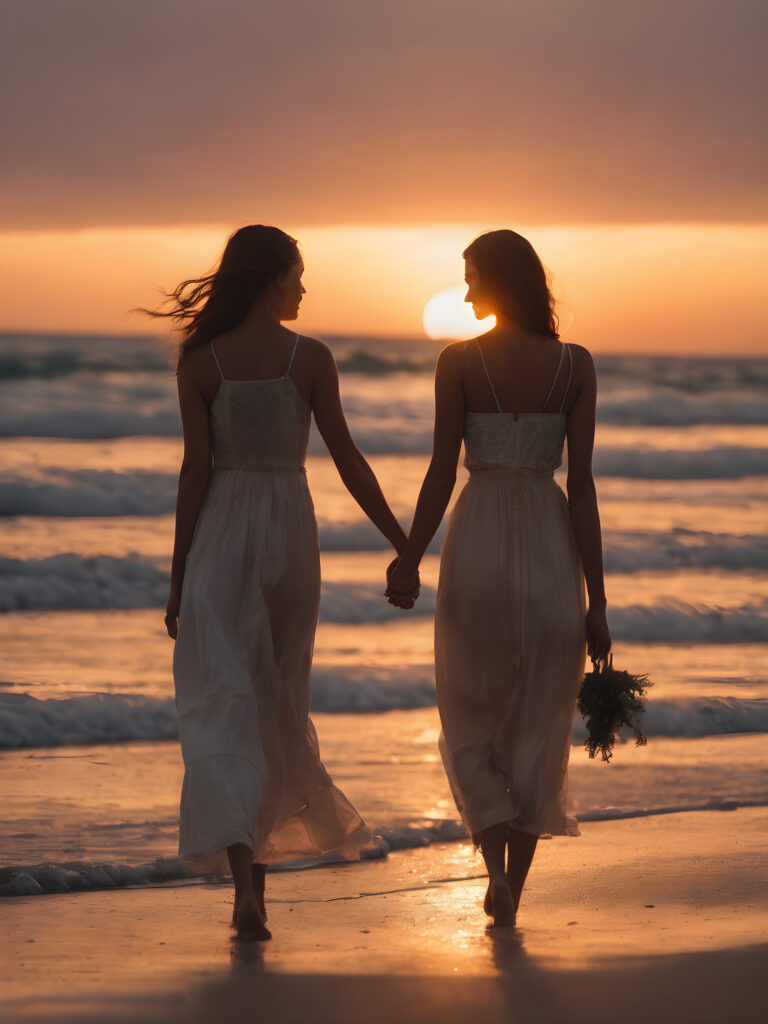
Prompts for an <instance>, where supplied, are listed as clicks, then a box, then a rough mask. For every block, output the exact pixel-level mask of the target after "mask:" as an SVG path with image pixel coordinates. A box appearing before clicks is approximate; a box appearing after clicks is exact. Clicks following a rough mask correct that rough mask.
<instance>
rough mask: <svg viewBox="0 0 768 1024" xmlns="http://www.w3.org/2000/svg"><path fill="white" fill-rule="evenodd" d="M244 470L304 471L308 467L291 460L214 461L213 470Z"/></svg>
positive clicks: (265, 471) (262, 471) (261, 471)
mask: <svg viewBox="0 0 768 1024" xmlns="http://www.w3.org/2000/svg"><path fill="white" fill-rule="evenodd" d="M222 470H224V471H226V472H230V473H231V472H234V471H238V472H240V471H243V472H246V473H287V474H288V473H304V474H305V475H306V472H307V470H306V468H305V467H304V466H298V465H296V463H290V462H214V464H213V471H214V473H219V472H221V471H222Z"/></svg>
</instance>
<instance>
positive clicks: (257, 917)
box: [233, 895, 272, 940]
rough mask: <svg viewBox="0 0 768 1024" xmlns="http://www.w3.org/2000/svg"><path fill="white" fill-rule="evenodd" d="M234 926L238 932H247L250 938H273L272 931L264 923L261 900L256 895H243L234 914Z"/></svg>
mask: <svg viewBox="0 0 768 1024" xmlns="http://www.w3.org/2000/svg"><path fill="white" fill-rule="evenodd" d="M233 923H234V926H235V928H237V931H238V934H247V936H248V938H249V939H262V940H266V939H271V938H272V932H271V931H270V930H269V929H268V928H267V926H266V925H265V924H264V918H263V917H262V916H261V909H260V907H259V901H258V900H257V899H256V896H255V895H254V896H250V895H249V896H241V897H240V899H239V900H238V902H237V907H236V909H235V914H234V921H233Z"/></svg>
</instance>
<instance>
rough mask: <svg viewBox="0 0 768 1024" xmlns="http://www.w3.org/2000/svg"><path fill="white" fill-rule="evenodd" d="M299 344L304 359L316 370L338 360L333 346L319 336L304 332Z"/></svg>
mask: <svg viewBox="0 0 768 1024" xmlns="http://www.w3.org/2000/svg"><path fill="white" fill-rule="evenodd" d="M299 346H300V348H301V350H302V355H303V358H304V360H305V361H306V362H307V363H308V364H309V365H310V366H312V367H314V369H315V370H320V369H323V368H327V367H328V366H330V365H333V364H335V362H336V359H335V357H334V355H333V350H332V349H331V346H330V345H328V344H327V343H326V342H324V341H321V340H320V339H319V338H312V337H309V335H306V334H302V335H300V338H299Z"/></svg>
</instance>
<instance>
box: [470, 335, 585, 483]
mask: <svg viewBox="0 0 768 1024" xmlns="http://www.w3.org/2000/svg"><path fill="white" fill-rule="evenodd" d="M475 344H476V345H477V350H478V352H479V353H480V359H481V360H482V364H483V370H484V371H485V376H486V377H487V378H488V384H489V387H490V389H491V393H492V395H493V400H494V402H495V403H496V408H497V410H498V412H467V413H465V414H464V449H465V453H466V454H465V457H464V465H465V466H466V467H467V469H468V470H469V471H470V473H472V472H484V471H487V472H493V471H496V472H511V473H514V474H515V475H519V476H536V477H541V476H545V477H551V476H552V475H553V473H554V472H555V470H556V469H557V467H558V466H559V465H560V464H561V463H562V461H563V445H564V443H565V430H566V423H567V419H566V417H565V415H564V414H563V408H564V405H565V399H566V396H567V394H568V388H569V387H570V384H571V378H572V375H573V356H572V354H571V350H570V348H569V347H568V346H567V345H561V348H560V361H559V362H558V364H557V370H556V371H555V377H554V380H553V381H552V386H551V387H550V389H549V394H548V395H547V397H546V400H545V402H544V408H545V409H546V407H547V406H548V405H549V400H550V398H551V397H552V393H553V392H554V390H555V385H556V384H557V380H558V377H559V376H560V370H561V368H562V366H563V361H564V359H565V354H566V352H567V353H568V365H569V373H568V383H567V384H566V387H565V392H564V393H563V396H562V400H561V402H560V410H559V411H558V412H508V413H505V412H502V409H501V403H500V402H499V398H498V395H497V394H496V389H495V388H494V386H493V381H492V380H491V376H490V374H489V373H488V367H487V366H486V365H485V356H484V355H483V350H482V348H481V347H480V342H479V341H478V340H477V339H475ZM466 358H467V343H466V342H465V343H464V359H465V361H466Z"/></svg>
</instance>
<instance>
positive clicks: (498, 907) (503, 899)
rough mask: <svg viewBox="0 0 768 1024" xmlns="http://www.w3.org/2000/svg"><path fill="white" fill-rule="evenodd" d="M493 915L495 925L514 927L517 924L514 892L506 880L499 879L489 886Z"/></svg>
mask: <svg viewBox="0 0 768 1024" xmlns="http://www.w3.org/2000/svg"><path fill="white" fill-rule="evenodd" d="M487 898H488V899H489V901H490V906H491V914H492V917H493V923H494V925H513V924H514V923H515V917H516V915H515V903H514V900H513V899H512V891H511V889H510V888H509V882H507V880H506V878H498V879H496V880H494V881H493V882H491V884H490V885H489V886H488V896H487Z"/></svg>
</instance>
